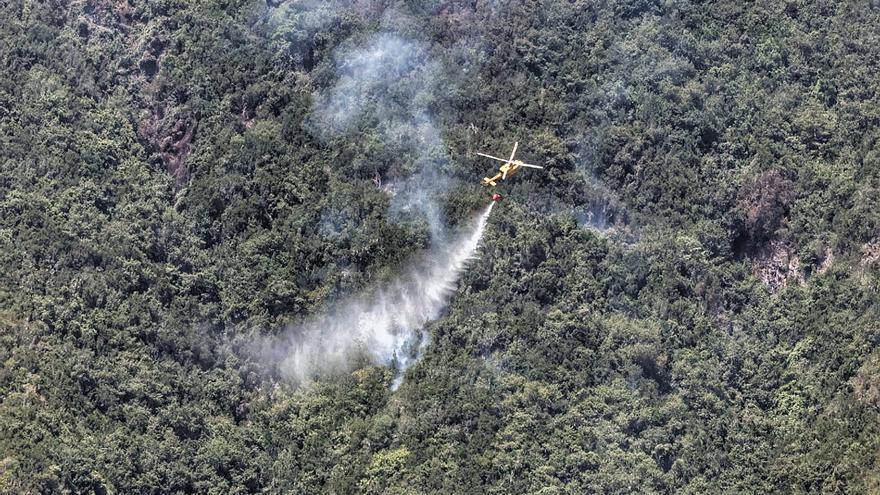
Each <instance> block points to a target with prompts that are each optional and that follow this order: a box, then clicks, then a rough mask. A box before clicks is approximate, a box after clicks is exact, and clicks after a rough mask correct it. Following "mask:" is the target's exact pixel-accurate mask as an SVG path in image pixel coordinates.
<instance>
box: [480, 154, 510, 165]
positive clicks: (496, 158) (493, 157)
mask: <svg viewBox="0 0 880 495" xmlns="http://www.w3.org/2000/svg"><path fill="white" fill-rule="evenodd" d="M477 154H478V155H480V156H485V157H486V158H491V159H493V160H498V161H499V162H504V163H507V160H505V159H504V158H498V157H497V156H492V155H487V154H485V153H477Z"/></svg>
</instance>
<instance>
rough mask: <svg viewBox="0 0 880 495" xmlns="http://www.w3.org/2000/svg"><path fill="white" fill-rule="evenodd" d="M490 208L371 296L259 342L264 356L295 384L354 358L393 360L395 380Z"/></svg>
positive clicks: (471, 250)
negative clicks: (396, 372)
mask: <svg viewBox="0 0 880 495" xmlns="http://www.w3.org/2000/svg"><path fill="white" fill-rule="evenodd" d="M493 204H494V203H493ZM491 211H492V205H490V206H489V207H488V208H486V210H484V211H483V212H482V213H481V214H480V216H479V217H477V218H476V219H475V220H474V222H473V224H472V225H471V226H470V227H469V228H467V229H465V230H464V231H463V232H461V233H460V234H459V235H458V236H457V237H456V238H454V239H452V240H451V242H449V243H448V244H447V245H445V246H441V247H436V248H434V249H432V250H431V251H429V252H427V253H425V254H426V255H425V257H424V258H423V259H421V260H420V261H418V262H416V263H414V264H413V265H411V266H410V268H409V269H408V270H406V271H405V272H404V273H403V274H402V275H400V276H398V277H397V278H396V279H394V280H393V281H391V282H390V283H389V284H387V285H386V286H385V287H384V288H382V289H380V290H378V291H377V292H375V293H374V294H372V295H369V296H358V297H352V298H351V299H349V300H345V301H342V302H340V303H338V304H336V305H335V306H334V308H332V309H331V310H330V311H329V312H328V313H326V314H325V315H323V316H319V317H315V318H313V319H312V320H310V321H307V322H305V323H304V324H302V325H299V326H297V327H294V328H290V329H288V330H287V331H285V332H284V333H283V334H282V335H281V336H280V337H276V338H274V339H272V340H271V341H266V342H263V343H262V344H261V345H260V346H259V347H260V348H259V349H258V352H259V353H260V354H261V357H262V358H263V359H264V360H267V359H268V360H269V361H270V362H272V363H277V365H278V369H279V371H280V373H281V375H282V376H283V377H284V378H286V379H287V380H289V381H291V382H294V383H296V384H305V383H309V382H311V381H313V380H314V379H316V378H318V377H320V376H322V375H326V374H329V373H334V372H344V371H348V370H350V369H352V368H353V367H354V366H355V365H356V363H357V361H358V359H359V358H360V359H361V360H366V361H368V362H369V363H373V364H388V365H394V366H395V367H396V368H397V370H398V373H399V374H398V381H397V382H396V383H399V380H400V376H401V375H400V373H402V372H403V371H404V370H405V369H406V368H407V367H408V366H409V365H410V364H412V362H413V361H414V360H415V359H417V358H418V357H419V356H420V355H421V351H422V348H423V347H424V345H425V344H426V343H427V335H426V333H425V331H424V328H423V327H424V325H425V324H426V323H427V322H429V321H431V320H434V319H436V318H438V317H439V316H440V314H441V312H442V311H443V308H444V307H445V306H446V302H447V300H448V299H449V297H450V295H451V294H452V293H453V291H454V290H455V287H456V282H457V281H458V278H459V276H460V275H461V272H462V271H463V270H464V268H465V266H466V264H467V262H468V260H470V259H471V258H473V257H474V256H475V253H476V251H477V246H478V245H479V241H480V237H482V234H483V230H484V228H485V226H486V221H487V220H488V218H489V213H490V212H491ZM396 383H395V385H396Z"/></svg>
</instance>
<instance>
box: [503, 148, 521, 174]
mask: <svg viewBox="0 0 880 495" xmlns="http://www.w3.org/2000/svg"><path fill="white" fill-rule="evenodd" d="M517 146H519V141H514V143H513V151H512V152H510V159H509V160H507V163H513V155H515V154H516V147H517ZM506 178H507V170H505V171H504V173H503V174H501V180H504V179H506Z"/></svg>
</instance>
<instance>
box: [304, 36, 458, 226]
mask: <svg viewBox="0 0 880 495" xmlns="http://www.w3.org/2000/svg"><path fill="white" fill-rule="evenodd" d="M334 59H335V66H336V81H335V83H334V84H333V86H332V87H331V88H330V89H328V90H326V91H322V92H319V93H316V94H315V95H314V97H315V104H314V108H313V109H312V116H311V120H310V123H309V124H310V128H311V130H312V132H313V133H314V134H316V135H317V136H319V137H320V138H322V139H332V138H335V137H340V136H342V137H345V138H346V139H349V140H354V141H355V142H358V143H360V146H361V148H360V150H359V153H358V156H357V157H356V158H355V159H361V160H366V161H370V162H375V163H376V166H377V167H379V168H386V167H388V168H389V169H390V174H391V176H390V177H385V178H384V179H385V181H386V182H392V183H393V185H394V187H393V190H394V198H393V200H392V203H391V213H392V214H394V215H397V214H403V215H408V214H413V213H416V214H420V215H421V216H422V217H423V218H424V219H425V220H426V221H427V222H428V225H429V227H430V229H431V233H432V234H433V236H434V237H435V238H438V237H442V234H443V231H444V228H443V222H442V218H441V214H440V208H439V206H438V202H437V201H436V198H438V197H440V196H443V195H444V194H445V193H446V192H447V190H448V187H449V181H448V179H447V178H446V176H445V175H444V174H443V173H442V169H443V168H444V167H445V166H447V164H448V163H449V157H448V155H447V153H446V148H445V145H444V144H443V139H442V137H441V134H440V131H439V129H438V128H437V126H436V125H435V124H434V119H433V117H432V115H431V111H430V110H431V108H432V107H433V106H436V105H437V104H438V102H437V99H438V97H437V94H439V92H438V91H436V90H437V86H438V84H440V83H441V82H442V81H445V80H448V78H447V77H445V74H444V70H443V67H442V66H441V64H439V63H437V62H435V61H433V60H431V58H430V57H429V56H428V54H427V52H426V50H425V49H423V48H422V47H421V46H420V45H418V44H416V43H415V42H412V41H408V40H405V39H403V38H401V37H399V36H397V35H394V34H390V33H381V34H377V35H375V36H373V37H372V38H370V39H369V40H368V41H367V42H365V43H360V44H358V45H355V46H350V47H348V48H345V47H343V48H340V49H338V50H337V52H336V55H335V57H334ZM446 92H448V89H447V90H446ZM374 136H375V138H374Z"/></svg>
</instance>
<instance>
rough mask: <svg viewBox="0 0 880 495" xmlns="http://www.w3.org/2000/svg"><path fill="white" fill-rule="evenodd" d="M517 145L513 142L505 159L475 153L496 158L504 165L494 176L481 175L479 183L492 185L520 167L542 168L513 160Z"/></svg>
mask: <svg viewBox="0 0 880 495" xmlns="http://www.w3.org/2000/svg"><path fill="white" fill-rule="evenodd" d="M518 145H519V142H516V143H513V152H512V153H511V154H510V158H508V159H507V160H505V159H503V158H498V157H497V156H492V155H487V154H485V153H477V154H478V155H480V156H485V157H486V158H491V159H493V160H498V161H499V162H504V165H502V166H501V167H499V168H498V170H499V172H498V173H497V174H495V176H494V177H483V180H482V181H481V184H483V185H484V186H494V185H496V183H497V182H498V180H504V179H506V178H507V175H508V174H512V173H514V172H516V171H517V170H519V168H520V167H527V168H544V167H539V166H537V165H532V164H529V163H523V162H521V161H519V160H514V159H513V155H515V154H516V147H517V146H518Z"/></svg>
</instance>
